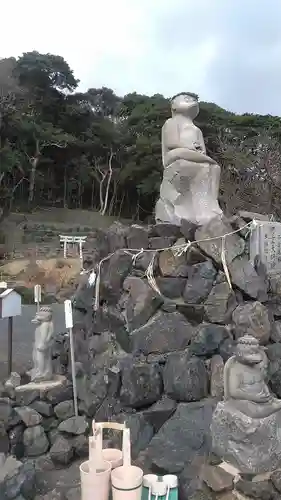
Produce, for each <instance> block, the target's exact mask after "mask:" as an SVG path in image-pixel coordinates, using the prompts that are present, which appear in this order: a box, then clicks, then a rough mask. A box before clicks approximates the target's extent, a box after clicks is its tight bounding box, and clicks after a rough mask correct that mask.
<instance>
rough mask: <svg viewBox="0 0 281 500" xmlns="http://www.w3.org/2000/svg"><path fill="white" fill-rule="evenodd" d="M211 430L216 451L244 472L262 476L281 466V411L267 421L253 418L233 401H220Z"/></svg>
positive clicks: (267, 418)
mask: <svg viewBox="0 0 281 500" xmlns="http://www.w3.org/2000/svg"><path fill="white" fill-rule="evenodd" d="M211 429H212V445H213V451H214V452H215V453H216V454H217V455H218V456H219V457H222V459H224V460H225V461H226V462H229V463H230V464H231V465H233V466H235V467H236V468H237V469H238V470H240V471H241V472H242V473H244V474H260V473H264V472H267V471H272V470H275V469H276V468H278V467H279V466H280V464H281V412H280V411H279V412H276V413H273V414H272V415H270V416H269V417H266V418H260V419H258V418H250V417H248V416H246V415H244V414H243V413H241V412H240V411H238V410H237V409H236V408H235V406H233V405H232V404H231V403H230V402H227V401H226V402H221V403H218V405H217V407H216V410H215V412H214V414H213V420H212V426H211Z"/></svg>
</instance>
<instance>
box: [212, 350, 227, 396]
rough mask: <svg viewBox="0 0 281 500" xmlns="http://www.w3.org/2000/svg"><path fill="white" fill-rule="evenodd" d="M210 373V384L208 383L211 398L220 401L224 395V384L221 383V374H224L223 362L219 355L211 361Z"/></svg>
mask: <svg viewBox="0 0 281 500" xmlns="http://www.w3.org/2000/svg"><path fill="white" fill-rule="evenodd" d="M210 372H211V383H210V393H211V396H212V397H213V398H218V399H222V398H223V394H224V383H223V372H224V362H223V359H222V357H221V356H220V355H219V354H215V356H213V357H212V359H211V365H210Z"/></svg>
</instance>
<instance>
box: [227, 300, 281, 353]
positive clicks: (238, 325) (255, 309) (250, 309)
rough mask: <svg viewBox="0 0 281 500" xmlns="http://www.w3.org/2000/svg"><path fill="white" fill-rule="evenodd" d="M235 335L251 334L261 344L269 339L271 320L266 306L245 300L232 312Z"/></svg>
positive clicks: (237, 336)
mask: <svg viewBox="0 0 281 500" xmlns="http://www.w3.org/2000/svg"><path fill="white" fill-rule="evenodd" d="M232 319H233V322H234V325H235V329H234V332H235V337H236V338H239V337H242V336H243V335H246V334H247V335H253V337H255V338H256V339H258V340H259V342H260V343H261V344H266V343H267V342H268V341H269V337H270V333H271V330H272V327H273V321H272V318H271V316H270V315H269V313H268V310H267V308H266V307H265V306H264V305H263V304H261V303H260V302H247V303H245V304H241V305H239V306H238V307H237V308H236V309H235V311H234V312H233V315H232Z"/></svg>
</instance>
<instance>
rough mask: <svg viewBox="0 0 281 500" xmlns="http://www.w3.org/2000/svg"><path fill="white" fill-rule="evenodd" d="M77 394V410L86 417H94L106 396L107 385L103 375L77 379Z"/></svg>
mask: <svg viewBox="0 0 281 500" xmlns="http://www.w3.org/2000/svg"><path fill="white" fill-rule="evenodd" d="M77 394H78V398H79V400H80V404H79V408H80V410H81V411H82V412H83V413H85V414H86V415H87V416H88V417H91V418H92V417H94V415H95V413H96V411H97V410H98V408H99V407H100V406H101V404H102V402H103V401H104V399H105V398H106V396H107V383H106V380H105V378H104V375H103V373H98V374H97V375H93V376H92V377H91V378H89V377H87V376H84V377H81V378H80V377H79V378H77Z"/></svg>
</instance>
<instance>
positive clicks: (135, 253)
mask: <svg viewBox="0 0 281 500" xmlns="http://www.w3.org/2000/svg"><path fill="white" fill-rule="evenodd" d="M258 225H262V224H261V223H260V224H259V223H258V222H257V221H256V220H253V221H251V222H248V223H247V224H245V225H244V226H242V227H240V228H239V229H235V230H234V231H231V232H229V233H226V234H222V235H220V236H213V237H211V238H205V239H201V240H194V241H188V242H187V243H181V244H178V245H173V246H172V247H162V248H141V249H136V248H119V249H117V250H115V252H112V253H110V254H109V255H107V256H106V257H104V258H103V259H101V260H100V262H99V264H98V269H97V277H96V284H95V301H94V310H95V311H97V310H98V309H99V302H100V301H99V296H100V279H101V266H102V264H103V263H104V262H106V261H107V260H108V259H110V258H111V257H112V256H113V255H114V254H115V253H116V252H124V253H125V254H128V255H130V256H131V257H132V263H133V265H135V263H136V260H137V258H138V257H139V256H140V255H142V254H143V253H149V252H152V253H153V255H152V259H151V261H150V263H149V265H148V267H147V269H146V272H145V275H146V277H147V280H148V283H149V284H150V286H151V288H153V289H154V290H155V291H156V292H157V293H158V294H160V295H161V292H160V290H159V288H158V286H157V283H156V280H155V278H154V274H153V267H154V262H155V257H156V255H157V253H158V252H164V251H166V250H170V251H172V252H173V254H174V255H175V256H176V257H180V256H181V255H183V254H184V253H186V252H187V251H188V250H189V248H190V247H191V246H192V245H198V243H205V242H207V241H216V240H220V239H221V240H222V247H221V261H222V266H223V270H224V273H225V276H226V279H227V282H228V285H229V287H230V289H232V284H231V279H230V274H229V271H228V267H227V262H226V247H225V243H226V238H227V237H228V236H232V235H233V234H237V233H239V232H240V231H243V229H246V228H248V229H249V232H252V230H253V229H255V228H256V227H257V226H258Z"/></svg>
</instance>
